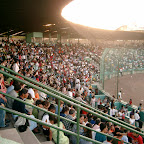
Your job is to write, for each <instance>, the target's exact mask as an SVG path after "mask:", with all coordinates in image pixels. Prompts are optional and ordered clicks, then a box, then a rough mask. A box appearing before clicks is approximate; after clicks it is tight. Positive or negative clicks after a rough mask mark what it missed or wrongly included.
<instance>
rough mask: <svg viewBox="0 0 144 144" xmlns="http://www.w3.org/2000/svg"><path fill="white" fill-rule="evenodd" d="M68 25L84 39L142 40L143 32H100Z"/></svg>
mask: <svg viewBox="0 0 144 144" xmlns="http://www.w3.org/2000/svg"><path fill="white" fill-rule="evenodd" d="M70 25H71V26H72V27H73V28H74V29H75V31H76V32H78V33H79V34H80V35H81V36H82V37H85V38H86V39H90V40H94V39H101V40H144V32H138V31H119V30H115V31H112V30H102V29H96V28H90V27H86V26H82V25H78V24H73V23H70Z"/></svg>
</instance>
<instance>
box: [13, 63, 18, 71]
mask: <svg viewBox="0 0 144 144" xmlns="http://www.w3.org/2000/svg"><path fill="white" fill-rule="evenodd" d="M13 70H14V71H15V72H18V71H19V62H18V60H17V61H16V62H15V64H14V65H13Z"/></svg>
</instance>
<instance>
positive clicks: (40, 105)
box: [32, 100, 43, 120]
mask: <svg viewBox="0 0 144 144" xmlns="http://www.w3.org/2000/svg"><path fill="white" fill-rule="evenodd" d="M35 105H36V106H38V107H40V108H43V105H42V101H41V100H37V101H36V102H35ZM32 114H33V115H34V117H35V118H38V114H39V110H38V109H36V108H33V111H32ZM40 120H41V119H40Z"/></svg>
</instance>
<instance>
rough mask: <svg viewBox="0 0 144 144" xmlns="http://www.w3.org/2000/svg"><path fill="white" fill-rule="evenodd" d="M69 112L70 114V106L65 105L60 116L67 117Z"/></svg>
mask: <svg viewBox="0 0 144 144" xmlns="http://www.w3.org/2000/svg"><path fill="white" fill-rule="evenodd" d="M68 114H69V107H68V106H65V107H63V109H62V111H61V113H60V116H62V117H65V116H66V115H68Z"/></svg>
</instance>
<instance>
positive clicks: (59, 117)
mask: <svg viewBox="0 0 144 144" xmlns="http://www.w3.org/2000/svg"><path fill="white" fill-rule="evenodd" d="M0 94H2V95H4V96H6V97H9V98H11V99H14V100H17V101H19V102H22V103H24V104H26V105H29V106H31V107H33V108H36V109H38V110H41V111H44V112H45V113H48V114H51V115H54V116H56V117H58V121H60V119H63V120H66V121H69V122H71V123H73V124H78V125H79V126H80V127H83V128H86V129H88V130H91V131H94V132H97V133H100V134H102V135H105V136H108V137H111V138H113V139H116V140H118V141H120V140H119V139H118V138H116V137H113V136H111V135H108V134H105V133H102V132H98V131H96V130H93V129H91V128H89V127H87V126H84V125H82V124H79V123H78V122H75V121H72V120H70V119H67V118H65V117H62V116H60V114H58V115H57V114H55V113H52V112H50V111H47V110H46V109H43V108H40V107H38V106H35V105H33V104H30V103H27V102H25V101H23V100H21V99H19V98H16V97H13V96H11V95H9V94H6V93H3V92H1V91H0ZM58 103H59V102H58ZM58 106H59V107H60V104H59V105H58ZM77 108H78V109H77V117H79V107H77ZM58 111H59V109H58ZM58 113H60V111H59V112H58ZM77 120H79V119H77ZM79 126H78V127H79ZM78 127H77V128H78Z"/></svg>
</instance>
